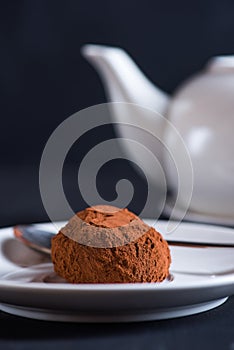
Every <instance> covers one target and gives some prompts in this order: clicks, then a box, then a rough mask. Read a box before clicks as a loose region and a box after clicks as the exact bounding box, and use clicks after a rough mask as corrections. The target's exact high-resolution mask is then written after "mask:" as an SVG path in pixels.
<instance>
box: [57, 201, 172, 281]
mask: <svg viewBox="0 0 234 350" xmlns="http://www.w3.org/2000/svg"><path fill="white" fill-rule="evenodd" d="M77 216H78V217H79V218H80V219H81V220H82V221H83V222H85V225H84V226H83V228H82V229H81V232H78V233H77V232H76V234H77V236H78V237H82V236H84V237H86V236H88V237H89V236H90V235H91V233H92V230H93V228H94V227H95V228H97V227H104V228H109V229H110V230H107V232H108V235H109V237H105V238H104V241H105V240H106V241H107V243H108V242H113V241H114V243H116V242H117V243H119V244H118V245H117V246H114V247H111V248H98V247H93V246H89V245H85V244H80V243H79V242H78V241H77V240H74V239H71V238H70V237H69V236H67V235H65V234H64V233H63V232H61V231H60V232H59V233H58V234H57V235H56V236H55V237H54V238H53V239H52V249H51V256H52V261H53V264H54V269H55V272H56V273H57V274H58V275H60V276H61V277H63V278H65V279H66V280H67V281H69V282H71V283H134V282H161V281H163V280H164V279H165V278H166V277H167V276H168V274H169V266H170V263H171V257H170V250H169V247H168V244H167V242H166V241H165V240H164V239H163V237H162V236H161V234H160V233H158V232H157V231H156V230H155V229H154V228H152V227H149V226H147V225H146V224H145V223H143V221H142V220H141V219H140V218H138V217H137V216H136V215H135V214H133V213H131V212H129V211H128V210H127V209H118V208H115V207H110V206H95V207H90V208H87V209H85V210H83V211H81V212H79V213H77ZM87 224H88V225H87ZM69 227H70V226H69V223H68V225H67V230H68V229H69ZM73 228H74V227H73ZM123 228H124V230H123ZM123 232H124V234H122V233H123ZM126 232H127V233H126ZM139 232H140V233H142V232H143V234H140V236H139ZM73 234H74V233H73ZM126 235H127V239H128V241H129V238H130V242H129V243H128V244H123V242H125V241H124V237H125V236H126ZM99 238H100V237H99V236H98V234H97V235H96V237H95V239H96V240H97V239H99ZM125 238H126V237H125Z"/></svg>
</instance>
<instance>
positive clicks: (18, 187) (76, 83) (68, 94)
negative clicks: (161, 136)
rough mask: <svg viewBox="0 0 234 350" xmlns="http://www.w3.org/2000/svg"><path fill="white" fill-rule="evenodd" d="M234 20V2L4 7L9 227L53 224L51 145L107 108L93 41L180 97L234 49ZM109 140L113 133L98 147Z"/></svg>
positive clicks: (4, 179)
mask: <svg viewBox="0 0 234 350" xmlns="http://www.w3.org/2000/svg"><path fill="white" fill-rule="evenodd" d="M233 18H234V2H233V1H231V0H223V1H219V0H206V1H201V0H198V1H185V0H182V1H181V0H177V1H174V0H145V1H136V0H135V1H133V0H124V1H123V0H118V1H110V0H105V1H104V0H99V1H91V0H86V1H80V0H74V1H55V0H54V1H36V0H35V1H30V0H25V1H1V3H0V49H1V51H0V99H1V137H0V152H1V174H0V191H1V193H0V196H1V199H0V200H1V203H0V205H1V207H0V211H1V214H0V225H8V224H13V223H16V222H19V221H21V222H22V221H24V222H26V221H27V222H29V221H38V220H43V219H45V218H46V215H45V213H44V211H43V207H42V205H41V203H40V196H39V191H38V164H39V161H40V156H41V152H42V150H43V147H44V145H45V142H46V140H47V139H48V137H49V136H50V134H51V133H52V131H53V130H54V129H55V128H56V126H58V124H59V123H60V122H62V121H63V120H64V119H65V118H67V117H68V116H70V115H71V114H73V113H74V112H76V111H78V110H80V109H82V108H84V107H88V106H91V105H94V104H97V103H101V102H104V101H106V99H105V96H104V91H103V87H102V85H101V83H100V81H99V78H98V76H97V75H96V73H95V72H94V70H93V68H92V67H91V66H90V65H89V64H88V63H87V62H86V61H85V60H84V59H83V58H82V57H81V55H80V48H81V46H82V45H83V44H84V43H101V44H108V45H116V46H121V47H122V48H124V49H126V50H127V51H128V52H129V53H130V54H131V55H132V56H133V57H134V58H135V60H136V62H137V63H138V64H139V66H140V67H141V68H142V70H143V71H144V72H145V73H146V75H148V76H149V77H150V78H151V79H152V81H153V82H155V83H156V84H158V85H159V86H160V87H161V88H163V89H164V90H165V91H167V92H169V93H171V92H173V91H174V89H175V88H176V86H177V85H178V84H179V83H180V82H181V81H183V80H184V79H185V78H186V77H187V76H189V75H190V74H193V73H194V72H196V71H197V70H199V69H201V67H202V66H203V65H204V64H205V63H206V61H207V60H208V59H209V57H211V56H213V55H217V54H231V53H233V52H234V41H233V38H234V20H233ZM107 134H108V135H110V134H113V130H112V128H111V127H109V128H108V129H105V128H104V129H100V130H99V134H98V135H96V136H93V140H96V141H97V142H98V140H100V139H102V138H106V137H107V136H106V135H107ZM108 137H109V136H108ZM95 138H96V139H95ZM89 142H90V141H88V140H87V139H86V140H85V139H84V140H83V141H82V143H81V144H80V149H82V152H83V153H85V151H84V150H85V148H86V147H89V146H88V144H89ZM126 169H127V171H128V173H129V174H130V175H131V173H132V170H129V169H130V167H129V166H127V165H126ZM112 170H113V169H112ZM112 173H114V171H112ZM131 176H132V177H133V178H134V179H136V180H135V181H136V182H137V181H138V182H137V184H138V185H139V184H141V180H140V179H138V175H137V174H132V175H131ZM143 187H144V186H143ZM142 191H143V190H142ZM71 192H72V189H71ZM143 192H144V191H143ZM143 192H142V193H141V194H142V196H143V197H144V193H143ZM142 196H141V195H139V198H141V197H142ZM76 198H78V197H76ZM83 205H84V202H83V201H82V199H80V201H79V204H77V209H79V208H81V207H82V206H83ZM136 206H137V204H136ZM133 209H134V208H133Z"/></svg>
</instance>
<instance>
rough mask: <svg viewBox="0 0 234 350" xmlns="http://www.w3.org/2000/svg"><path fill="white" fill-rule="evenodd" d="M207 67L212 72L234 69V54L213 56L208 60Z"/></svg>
mask: <svg viewBox="0 0 234 350" xmlns="http://www.w3.org/2000/svg"><path fill="white" fill-rule="evenodd" d="M207 68H208V71H210V72H212V73H219V72H230V71H231V70H232V71H234V55H222V56H215V57H212V58H211V59H210V60H209V61H208V64H207Z"/></svg>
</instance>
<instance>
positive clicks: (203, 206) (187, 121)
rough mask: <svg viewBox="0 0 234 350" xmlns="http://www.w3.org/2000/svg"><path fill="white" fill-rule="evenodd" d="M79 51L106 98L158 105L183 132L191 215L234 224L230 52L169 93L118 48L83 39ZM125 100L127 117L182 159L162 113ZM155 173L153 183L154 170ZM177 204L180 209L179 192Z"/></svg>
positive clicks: (174, 182)
mask: <svg viewBox="0 0 234 350" xmlns="http://www.w3.org/2000/svg"><path fill="white" fill-rule="evenodd" d="M82 53H83V55H84V56H85V57H86V58H87V59H88V61H89V62H91V63H92V64H93V65H94V66H95V67H96V69H97V70H98V72H99V74H100V76H101V78H102V80H103V83H104V87H105V90H106V93H107V96H108V99H109V101H112V102H120V101H121V102H127V103H129V106H131V104H137V105H140V106H142V107H147V108H148V109H150V110H153V111H156V112H158V113H160V114H161V115H162V116H164V117H166V118H167V120H168V121H169V122H170V125H173V126H174V127H175V129H174V130H177V131H178V133H179V134H180V135H181V137H182V139H183V142H184V144H185V147H186V149H187V151H188V154H189V156H190V159H191V163H192V168H193V174H194V177H193V179H192V181H193V192H192V198H191V202H190V204H189V210H188V211H189V212H190V214H191V217H192V218H193V214H194V218H196V214H197V215H198V217H199V216H200V217H203V218H205V217H209V220H208V221H210V222H216V221H220V222H222V223H227V224H229V223H231V224H234V56H219V57H214V58H212V59H211V60H210V61H209V62H208V64H207V65H206V67H205V69H204V70H203V71H202V72H201V73H199V74H197V75H195V76H194V77H192V78H191V79H189V80H188V81H187V82H185V83H184V84H183V85H182V86H181V87H180V88H179V89H178V90H177V91H176V93H175V94H174V95H173V97H169V96H168V95H167V94H166V93H164V92H163V91H161V90H160V89H159V88H157V87H156V86H154V85H153V84H152V83H151V82H150V81H149V80H148V79H147V78H146V76H145V75H144V74H143V73H142V72H141V71H140V70H139V68H138V67H137V66H136V64H135V63H134V62H133V60H132V59H131V58H130V57H129V55H128V54H127V53H126V52H124V51H123V50H122V49H120V48H114V47H108V46H101V45H85V46H84V47H83V48H82ZM127 105H128V104H126V107H125V113H124V118H125V122H130V123H134V118H136V120H137V122H136V123H137V125H138V126H139V125H141V126H142V127H144V126H146V125H147V129H151V130H152V131H153V130H157V133H160V134H161V137H162V138H164V139H165V141H166V144H167V146H168V147H169V148H170V149H171V150H173V152H174V155H175V158H176V157H177V159H180V152H181V148H180V147H179V145H178V138H177V137H175V132H174V131H173V129H171V128H168V127H167V126H168V125H169V124H168V123H166V122H165V120H166V119H165V118H153V117H152V118H151V117H150V118H147V117H146V114H145V113H144V109H142V113H139V111H140V109H139V111H138V113H136V115H133V113H132V109H131V108H130V107H129V111H127V110H126V109H127ZM113 116H114V119H115V121H119V122H121V121H123V116H121V115H118V112H116V111H115V113H113ZM171 130H172V131H171ZM118 131H119V133H120V134H121V136H124V137H128V136H130V138H132V135H128V130H127V129H126V128H121V127H118ZM159 148H160V147H159ZM159 148H158V149H157V152H156V153H157V156H158V157H159V158H160V157H161V158H162V159H163V162H164V165H165V169H166V173H167V174H166V176H167V178H168V181H169V183H170V188H171V190H172V193H176V191H177V190H178V179H176V178H175V171H173V164H172V163H173V162H172V161H170V160H169V157H168V156H167V155H165V149H163V147H161V149H160V150H159ZM158 152H160V154H159V153H158ZM163 153H164V154H163ZM132 156H133V160H134V159H136V158H137V157H138V158H139V155H137V154H132ZM138 161H139V159H138ZM140 162H142V164H143V166H144V168H145V169H147V168H148V169H149V172H150V167H149V166H148V164H144V162H146V160H144V158H143V159H140ZM179 163H180V164H176V166H178V167H179V170H178V171H179V173H180V175H181V177H180V180H181V183H182V192H183V191H184V197H186V191H187V187H188V186H187V183H186V178H187V177H188V174H187V167H186V166H185V167H183V160H181V161H180V162H179ZM174 170H175V169H174ZM149 175H152V174H149ZM153 177H154V179H155V183H156V182H157V174H153ZM183 184H185V185H184V186H183ZM179 205H180V206H181V208H182V209H184V208H183V205H184V203H183V193H182V196H181V200H180V203H179ZM216 219H217V220H216Z"/></svg>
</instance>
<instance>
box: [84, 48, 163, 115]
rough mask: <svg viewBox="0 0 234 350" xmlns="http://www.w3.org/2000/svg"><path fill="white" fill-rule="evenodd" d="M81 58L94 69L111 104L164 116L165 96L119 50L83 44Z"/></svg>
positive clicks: (127, 56) (126, 55) (125, 54)
mask: <svg viewBox="0 0 234 350" xmlns="http://www.w3.org/2000/svg"><path fill="white" fill-rule="evenodd" d="M81 52H82V54H83V56H84V57H85V58H86V59H87V60H88V61H89V62H90V63H91V64H92V65H93V66H94V67H95V68H96V69H97V71H98V73H99V74H100V77H101V79H102V81H103V84H104V88H105V92H106V95H107V97H108V99H109V101H111V102H127V103H134V104H138V105H141V106H143V107H147V108H150V109H152V110H154V111H156V112H159V113H160V114H162V115H165V113H166V110H167V107H168V103H169V96H168V95H167V94H166V93H164V92H163V91H161V90H160V89H159V88H157V87H156V86H154V85H153V84H152V83H151V82H150V81H149V80H148V78H147V77H146V76H145V75H144V74H143V73H142V72H141V71H140V69H139V68H138V67H137V65H136V64H135V63H134V61H133V60H132V59H131V58H130V56H129V55H128V54H127V53H126V52H125V51H124V50H122V49H120V48H117V47H109V46H103V45H92V44H87V45H84V46H83V47H82V49H81Z"/></svg>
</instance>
